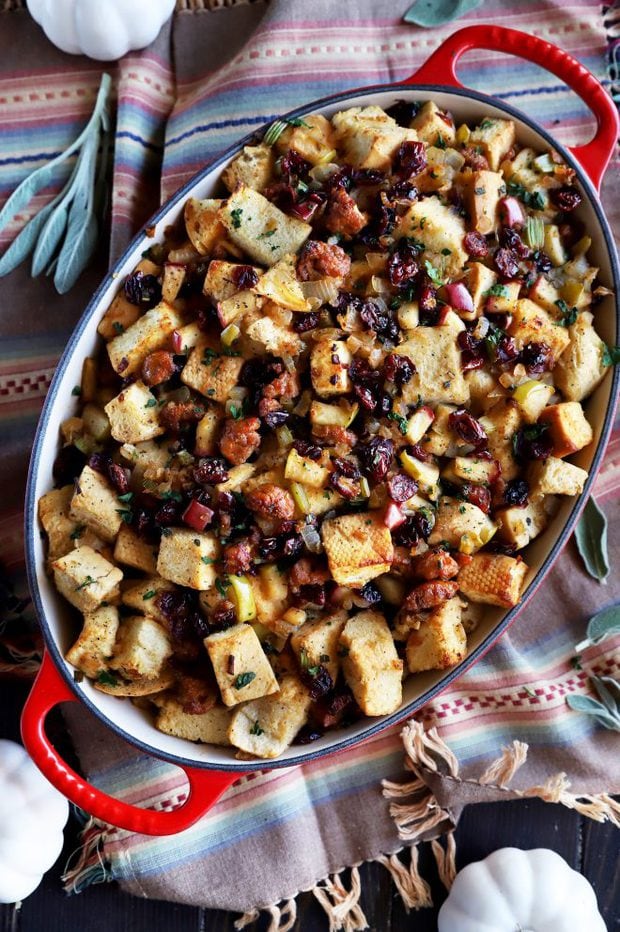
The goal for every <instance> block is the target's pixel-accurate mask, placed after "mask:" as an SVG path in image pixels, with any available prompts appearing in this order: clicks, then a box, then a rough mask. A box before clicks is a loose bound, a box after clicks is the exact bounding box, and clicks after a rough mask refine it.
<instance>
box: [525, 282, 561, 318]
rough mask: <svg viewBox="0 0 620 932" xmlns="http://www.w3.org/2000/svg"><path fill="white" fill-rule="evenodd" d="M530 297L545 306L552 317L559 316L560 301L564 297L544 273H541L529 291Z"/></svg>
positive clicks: (540, 305)
mask: <svg viewBox="0 0 620 932" xmlns="http://www.w3.org/2000/svg"><path fill="white" fill-rule="evenodd" d="M527 296H528V298H529V299H530V300H531V301H534V302H535V303H536V304H538V305H539V307H542V308H544V310H545V311H547V312H548V313H549V314H551V316H552V317H557V316H558V301H559V300H560V298H561V297H562V295H561V294H560V292H559V291H558V289H557V288H556V287H555V285H553V284H552V283H551V282H550V281H549V279H548V278H545V276H544V275H539V276H538V278H537V279H536V281H535V282H534V284H533V285H532V287H531V288H530V290H529V291H528V293H527Z"/></svg>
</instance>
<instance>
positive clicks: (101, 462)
mask: <svg viewBox="0 0 620 932" xmlns="http://www.w3.org/2000/svg"><path fill="white" fill-rule="evenodd" d="M88 465H89V466H90V468H91V469H94V471H95V472H99V473H101V475H102V476H107V475H108V469H109V468H110V466H111V465H112V457H111V456H110V454H109V453H91V455H90V456H89V457H88Z"/></svg>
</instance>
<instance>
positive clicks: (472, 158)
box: [461, 146, 489, 172]
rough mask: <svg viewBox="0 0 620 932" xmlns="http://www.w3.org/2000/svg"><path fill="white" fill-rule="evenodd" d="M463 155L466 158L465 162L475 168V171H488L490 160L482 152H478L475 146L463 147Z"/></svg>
mask: <svg viewBox="0 0 620 932" xmlns="http://www.w3.org/2000/svg"><path fill="white" fill-rule="evenodd" d="M461 155H462V156H463V158H464V159H465V164H466V165H469V167H470V168H473V170H474V171H475V172H482V171H488V168H489V162H488V160H487V157H486V156H485V155H483V154H482V153H481V152H478V151H477V149H475V148H473V146H467V147H466V148H465V149H461Z"/></svg>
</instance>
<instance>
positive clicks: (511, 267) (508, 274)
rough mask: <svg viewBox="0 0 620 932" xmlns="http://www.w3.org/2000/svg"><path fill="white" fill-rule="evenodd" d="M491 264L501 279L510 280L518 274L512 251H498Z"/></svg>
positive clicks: (517, 265) (517, 264)
mask: <svg viewBox="0 0 620 932" xmlns="http://www.w3.org/2000/svg"><path fill="white" fill-rule="evenodd" d="M493 264H494V265H495V268H496V269H497V271H498V272H499V274H500V275H501V276H502V278H508V279H512V278H516V277H517V275H518V274H519V262H518V260H517V256H516V255H515V253H514V252H513V251H512V249H505V248H504V247H502V248H501V249H498V250H497V252H496V253H495V255H494V256H493Z"/></svg>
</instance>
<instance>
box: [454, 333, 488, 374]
mask: <svg viewBox="0 0 620 932" xmlns="http://www.w3.org/2000/svg"><path fill="white" fill-rule="evenodd" d="M457 343H458V345H459V347H460V350H461V369H462V370H463V372H468V371H469V370H470V369H479V368H480V367H481V366H483V365H484V356H483V355H482V341H481V340H476V339H475V337H473V336H472V335H471V333H470V332H469V331H468V330H461V332H460V333H459V335H458V337H457Z"/></svg>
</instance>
